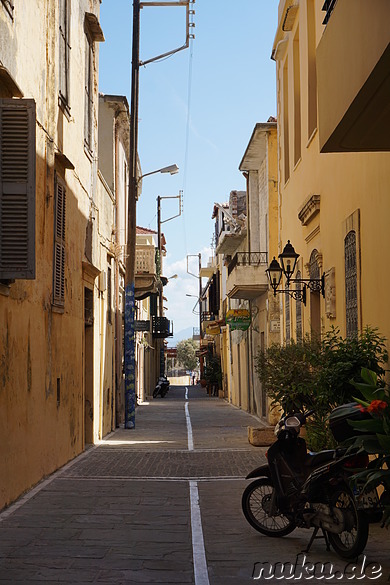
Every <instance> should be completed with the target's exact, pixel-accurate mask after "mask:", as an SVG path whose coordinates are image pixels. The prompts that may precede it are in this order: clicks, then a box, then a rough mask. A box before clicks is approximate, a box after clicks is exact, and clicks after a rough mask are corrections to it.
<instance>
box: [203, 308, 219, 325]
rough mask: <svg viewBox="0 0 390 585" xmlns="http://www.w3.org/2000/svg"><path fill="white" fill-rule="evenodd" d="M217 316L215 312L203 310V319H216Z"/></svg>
mask: <svg viewBox="0 0 390 585" xmlns="http://www.w3.org/2000/svg"><path fill="white" fill-rule="evenodd" d="M215 319H216V316H215V314H214V313H210V311H203V312H202V315H201V321H202V323H203V321H215Z"/></svg>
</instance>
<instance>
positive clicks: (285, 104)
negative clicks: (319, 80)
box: [283, 59, 290, 183]
mask: <svg viewBox="0 0 390 585" xmlns="http://www.w3.org/2000/svg"><path fill="white" fill-rule="evenodd" d="M288 122H289V120H288V60H287V59H286V63H285V65H284V68H283V151H284V182H285V183H287V181H288V180H289V178H290V146H289V140H290V136H289V129H288Z"/></svg>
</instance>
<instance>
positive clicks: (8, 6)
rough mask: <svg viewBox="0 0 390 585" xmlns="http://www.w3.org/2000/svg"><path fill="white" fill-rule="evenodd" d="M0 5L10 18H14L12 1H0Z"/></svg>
mask: <svg viewBox="0 0 390 585" xmlns="http://www.w3.org/2000/svg"><path fill="white" fill-rule="evenodd" d="M0 2H1V4H2V5H3V6H4V8H5V9H6V11H7V12H8V14H9V15H10V17H11V18H12V19H13V17H14V2H13V0H0Z"/></svg>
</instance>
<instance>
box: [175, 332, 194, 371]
mask: <svg viewBox="0 0 390 585" xmlns="http://www.w3.org/2000/svg"><path fill="white" fill-rule="evenodd" d="M197 350H198V344H197V342H196V341H194V340H193V339H191V338H189V339H183V340H182V341H179V343H178V344H177V360H178V362H179V364H180V365H182V366H183V368H185V369H186V370H195V369H196V368H197V367H198V365H199V359H198V358H197V356H196V352H197Z"/></svg>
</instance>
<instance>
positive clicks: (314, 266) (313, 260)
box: [309, 250, 321, 292]
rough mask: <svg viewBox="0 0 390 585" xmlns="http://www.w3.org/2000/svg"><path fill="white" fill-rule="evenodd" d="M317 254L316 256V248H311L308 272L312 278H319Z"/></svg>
mask: <svg viewBox="0 0 390 585" xmlns="http://www.w3.org/2000/svg"><path fill="white" fill-rule="evenodd" d="M317 256H318V251H317V250H313V251H312V253H311V254H310V262H309V272H310V278H311V279H312V280H318V279H320V278H321V277H320V267H319V265H318V260H317ZM315 292H316V291H315Z"/></svg>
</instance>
